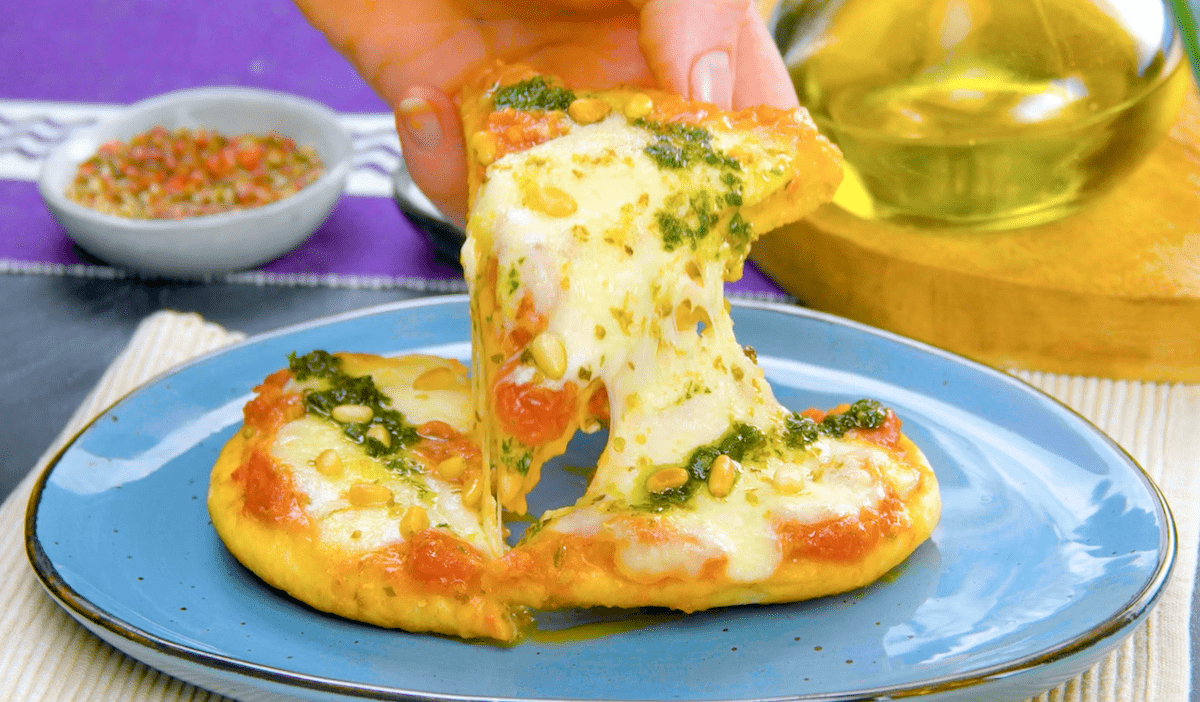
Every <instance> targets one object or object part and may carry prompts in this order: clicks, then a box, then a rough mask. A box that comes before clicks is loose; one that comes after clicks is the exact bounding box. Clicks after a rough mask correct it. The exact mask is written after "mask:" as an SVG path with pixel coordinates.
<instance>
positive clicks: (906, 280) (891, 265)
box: [751, 90, 1200, 381]
mask: <svg viewBox="0 0 1200 702" xmlns="http://www.w3.org/2000/svg"><path fill="white" fill-rule="evenodd" d="M751 258H752V259H753V260H754V262H755V263H756V264H757V265H758V266H759V268H760V269H762V270H763V271H764V272H765V273H767V274H768V275H770V276H771V277H772V278H774V279H775V280H776V281H777V282H778V283H779V284H780V285H782V286H783V287H784V288H785V289H786V290H788V291H789V292H791V293H792V294H794V295H795V296H796V297H798V298H799V299H800V300H801V301H802V302H803V303H804V304H806V305H808V306H811V307H813V308H815V309H818V310H824V311H828V312H832V313H834V314H838V315H842V316H845V317H849V318H851V319H855V320H858V321H860V322H864V323H866V324H870V325H873V326H877V327H882V328H884V329H888V330H891V331H894V332H897V333H899V334H903V335H905V336H909V337H912V338H915V339H919V340H921V341H925V342H927V343H930V344H933V345H935V346H939V347H942V348H945V349H948V350H950V351H954V352H957V353H960V354H963V355H965V356H968V357H971V358H974V359H977V360H980V361H983V362H984V363H988V364H991V365H994V366H998V367H1006V368H1008V367H1018V368H1029V369H1036V370H1045V371H1053V372H1061V373H1078V374H1086V375H1100V376H1108V377H1123V378H1140V379H1148V380H1186V381H1200V100H1198V99H1197V96H1196V94H1195V91H1194V90H1193V91H1192V92H1191V93H1190V94H1189V95H1188V96H1187V97H1186V99H1185V100H1184V106H1183V109H1182V110H1181V112H1180V115H1179V118H1178V119H1177V121H1176V123H1175V125H1174V126H1173V127H1172V129H1171V131H1170V133H1169V134H1168V136H1167V137H1166V138H1165V139H1164V140H1163V142H1162V143H1161V144H1160V145H1159V146H1158V147H1157V149H1156V150H1155V151H1154V152H1153V153H1152V154H1151V155H1150V156H1149V157H1148V158H1147V160H1146V162H1145V163H1144V164H1143V165H1142V166H1140V167H1139V168H1138V170H1137V171H1135V172H1134V173H1133V174H1132V175H1131V176H1130V177H1129V179H1128V180H1126V181H1125V182H1124V183H1122V184H1120V185H1119V186H1118V187H1117V188H1116V189H1115V190H1113V191H1112V192H1111V193H1109V194H1108V195H1106V196H1105V197H1104V198H1103V199H1102V200H1100V201H1098V202H1096V203H1094V204H1093V205H1091V206H1090V207H1089V208H1088V209H1085V210H1084V211H1082V212H1080V213H1078V214H1076V215H1073V216H1071V217H1069V218H1067V219H1064V220H1060V221H1057V222H1052V223H1050V224H1045V225H1041V226H1037V227H1030V228H1026V229H1016V230H1011V231H999V232H963V231H953V230H944V229H943V230H938V229H921V228H916V227H909V226H900V225H894V224H887V223H880V222H869V221H866V220H862V219H859V218H857V217H855V216H853V215H850V214H848V213H846V212H845V211H843V210H841V209H839V208H837V207H835V206H833V205H826V206H825V207H823V208H822V209H821V210H819V211H818V212H817V213H816V214H814V215H813V216H812V217H810V218H809V219H807V220H805V221H803V222H800V223H798V224H794V225H790V226H787V227H784V228H782V229H779V230H776V231H774V232H771V233H769V234H767V235H765V236H764V237H763V238H762V239H760V240H759V241H758V242H757V243H756V244H755V245H754V248H753V250H752V252H751Z"/></svg>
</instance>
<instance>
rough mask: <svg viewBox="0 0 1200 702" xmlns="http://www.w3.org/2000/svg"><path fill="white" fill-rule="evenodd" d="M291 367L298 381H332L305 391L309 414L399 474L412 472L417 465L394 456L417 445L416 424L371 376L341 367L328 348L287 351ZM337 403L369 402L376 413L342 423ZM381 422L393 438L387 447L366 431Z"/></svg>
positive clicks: (340, 361) (289, 366)
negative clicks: (331, 425)
mask: <svg viewBox="0 0 1200 702" xmlns="http://www.w3.org/2000/svg"><path fill="white" fill-rule="evenodd" d="M288 369H289V370H291V372H292V375H293V376H294V377H295V378H296V380H298V381H304V380H308V379H310V378H321V379H323V380H327V381H328V382H329V388H327V389H325V390H305V391H304V406H305V408H306V409H307V410H308V412H309V413H311V414H315V415H318V416H320V417H324V418H325V419H328V420H329V421H331V422H333V423H335V424H337V425H339V426H340V427H341V428H342V434H344V435H345V436H346V438H348V439H350V440H351V441H353V442H354V443H356V444H359V445H360V446H362V447H363V449H364V450H365V451H366V452H367V455H368V456H371V457H373V458H380V459H387V458H388V457H389V456H394V458H391V459H390V460H384V465H385V466H387V468H388V469H389V470H392V471H395V472H397V473H402V474H403V473H412V472H415V471H416V468H415V467H414V466H413V465H412V464H410V463H409V462H408V461H406V460H404V458H403V457H400V456H395V454H397V453H399V452H400V450H401V449H402V448H404V447H406V446H410V445H412V444H415V443H416V442H417V441H418V440H419V438H420V437H418V436H417V430H416V428H415V427H413V426H411V425H409V424H407V423H405V421H404V415H403V414H401V413H400V412H398V411H397V410H394V409H392V408H391V407H388V405H390V404H391V399H389V398H388V396H387V395H384V394H383V393H382V392H380V390H379V388H378V387H376V385H375V381H374V380H373V379H372V378H371V376H369V375H364V376H358V377H355V376H351V375H348V374H347V373H346V372H345V371H343V370H342V360H341V359H340V358H338V357H337V356H334V355H332V354H329V353H327V352H325V351H319V350H318V351H312V352H311V353H307V354H305V355H303V356H297V355H296V354H295V353H289V354H288ZM338 405H366V406H367V407H370V408H371V411H372V413H373V415H374V416H372V417H371V420H370V421H368V422H339V421H337V420H336V419H334V418H333V408H334V407H337V406H338ZM376 424H379V425H382V426H383V428H384V429H386V430H387V432H388V435H389V436H391V438H392V445H391V446H386V445H384V443H383V442H382V441H380V440H378V439H376V438H374V437H370V436H367V431H368V430H369V429H370V428H371V427H372V426H374V425H376Z"/></svg>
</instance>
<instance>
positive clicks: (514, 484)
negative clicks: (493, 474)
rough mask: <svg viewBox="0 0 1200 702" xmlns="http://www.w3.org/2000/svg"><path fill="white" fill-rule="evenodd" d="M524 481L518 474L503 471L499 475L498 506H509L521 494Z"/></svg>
mask: <svg viewBox="0 0 1200 702" xmlns="http://www.w3.org/2000/svg"><path fill="white" fill-rule="evenodd" d="M524 483H525V479H524V478H523V477H522V476H521V474H520V473H512V472H509V471H505V472H503V473H501V474H500V504H502V505H511V504H512V503H513V501H514V500H516V499H517V497H519V496H520V494H521V486H522V485H523V484H524Z"/></svg>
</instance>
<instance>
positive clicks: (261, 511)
mask: <svg viewBox="0 0 1200 702" xmlns="http://www.w3.org/2000/svg"><path fill="white" fill-rule="evenodd" d="M230 477H232V478H233V481H234V482H235V483H237V484H238V485H240V486H241V488H242V490H243V492H244V493H245V495H246V497H245V501H244V503H243V505H242V510H243V512H244V513H246V514H248V515H251V516H253V517H255V518H256V519H258V520H260V521H263V522H266V523H268V524H276V525H280V526H292V527H307V526H309V520H308V515H307V514H306V513H305V512H304V508H303V503H305V502H307V501H308V500H307V499H305V498H303V497H302V496H301V495H299V494H298V493H297V492H296V486H295V484H294V483H293V482H292V476H291V475H290V474H288V473H286V472H284V471H281V470H278V469H277V468H276V467H275V464H274V463H273V462H272V461H271V459H270V458H269V457H267V456H266V455H265V454H264V453H263V452H261V451H258V450H255V451H252V452H251V453H250V457H249V458H248V459H247V460H246V461H244V462H243V463H242V465H240V466H238V468H237V470H235V471H233V474H232V475H231V476H230Z"/></svg>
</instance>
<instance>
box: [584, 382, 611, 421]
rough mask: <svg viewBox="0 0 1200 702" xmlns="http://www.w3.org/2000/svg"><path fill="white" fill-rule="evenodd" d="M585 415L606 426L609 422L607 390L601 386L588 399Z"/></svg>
mask: <svg viewBox="0 0 1200 702" xmlns="http://www.w3.org/2000/svg"><path fill="white" fill-rule="evenodd" d="M587 413H588V416H589V417H592V418H594V419H595V420H596V421H598V422H600V423H601V424H603V425H604V426H606V427H607V426H608V422H609V402H608V388H606V387H605V386H603V385H601V386H600V387H599V388H597V389H596V391H595V392H593V393H592V394H591V396H590V397H589V398H588V403H587Z"/></svg>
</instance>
